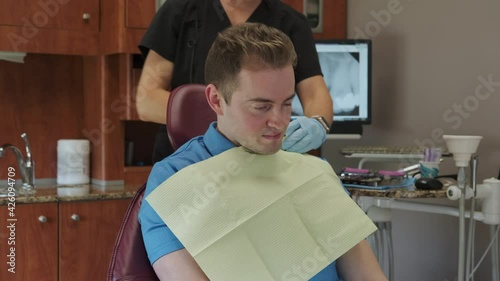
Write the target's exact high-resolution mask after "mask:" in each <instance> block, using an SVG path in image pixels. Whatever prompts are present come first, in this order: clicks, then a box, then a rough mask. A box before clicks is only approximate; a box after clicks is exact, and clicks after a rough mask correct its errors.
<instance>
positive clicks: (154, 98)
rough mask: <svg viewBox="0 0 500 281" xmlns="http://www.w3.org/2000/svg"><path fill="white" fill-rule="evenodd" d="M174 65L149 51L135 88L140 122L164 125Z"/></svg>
mask: <svg viewBox="0 0 500 281" xmlns="http://www.w3.org/2000/svg"><path fill="white" fill-rule="evenodd" d="M173 73H174V64H173V63H172V62H171V61H169V60H167V59H165V58H163V57H162V56H160V55H159V54H158V53H156V52H155V51H153V50H150V51H149V53H148V56H147V57H146V62H145V63H144V67H143V68H142V74H141V78H140V79H139V86H138V87H137V96H136V109H137V114H138V115H139V118H140V119H141V120H142V121H148V122H155V123H159V124H166V119H165V115H166V114H165V112H167V101H168V97H169V96H170V92H169V90H170V88H171V82H172V75H173Z"/></svg>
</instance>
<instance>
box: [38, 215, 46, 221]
mask: <svg viewBox="0 0 500 281" xmlns="http://www.w3.org/2000/svg"><path fill="white" fill-rule="evenodd" d="M38 221H39V222H41V223H46V222H47V217H46V216H39V217H38Z"/></svg>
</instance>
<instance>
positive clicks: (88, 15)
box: [82, 13, 90, 21]
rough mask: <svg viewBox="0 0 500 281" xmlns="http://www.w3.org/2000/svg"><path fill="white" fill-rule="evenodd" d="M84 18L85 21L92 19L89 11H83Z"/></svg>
mask: <svg viewBox="0 0 500 281" xmlns="http://www.w3.org/2000/svg"><path fill="white" fill-rule="evenodd" d="M82 18H83V20H84V21H88V20H90V14H89V13H83V16H82Z"/></svg>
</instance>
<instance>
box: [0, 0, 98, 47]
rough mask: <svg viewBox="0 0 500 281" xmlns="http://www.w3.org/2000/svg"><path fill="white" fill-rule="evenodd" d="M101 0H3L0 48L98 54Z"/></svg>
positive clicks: (0, 17) (1, 3) (1, 5)
mask: <svg viewBox="0 0 500 281" xmlns="http://www.w3.org/2000/svg"><path fill="white" fill-rule="evenodd" d="M99 4H100V1H99V0H45V1H38V0H2V1H1V2H0V37H1V38H3V39H2V40H0V50H2V51H20V52H32V53H49V54H96V53H97V47H98V41H97V39H98V33H99V27H100V11H99Z"/></svg>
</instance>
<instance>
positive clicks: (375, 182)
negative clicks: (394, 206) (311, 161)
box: [339, 167, 407, 187]
mask: <svg viewBox="0 0 500 281" xmlns="http://www.w3.org/2000/svg"><path fill="white" fill-rule="evenodd" d="M339 178H340V180H341V181H342V183H343V184H344V185H346V186H350V185H353V186H356V187H358V186H367V187H382V186H383V187H390V186H398V187H399V186H401V185H402V184H403V183H405V182H407V181H405V180H406V179H407V176H406V173H405V172H404V171H377V172H372V171H370V170H368V169H355V168H349V167H346V168H344V169H343V170H342V171H341V173H340V177H339Z"/></svg>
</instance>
